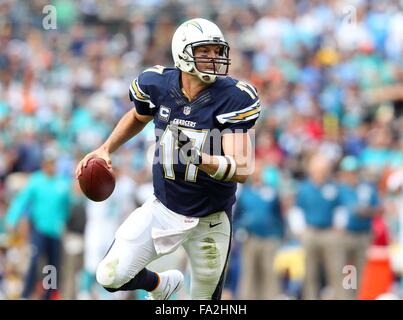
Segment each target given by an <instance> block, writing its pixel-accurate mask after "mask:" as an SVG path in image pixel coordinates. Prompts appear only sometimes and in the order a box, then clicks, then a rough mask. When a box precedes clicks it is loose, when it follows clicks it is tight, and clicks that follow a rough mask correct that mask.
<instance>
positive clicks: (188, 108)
mask: <svg viewBox="0 0 403 320" xmlns="http://www.w3.org/2000/svg"><path fill="white" fill-rule="evenodd" d="M190 111H192V108H191V107H184V108H183V114H184V115H186V116H188V115H189V114H190Z"/></svg>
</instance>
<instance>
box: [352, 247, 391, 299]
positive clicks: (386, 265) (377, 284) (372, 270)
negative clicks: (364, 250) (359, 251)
mask: <svg viewBox="0 0 403 320" xmlns="http://www.w3.org/2000/svg"><path fill="white" fill-rule="evenodd" d="M392 284H393V271H392V267H391V263H390V259H389V253H388V249H387V247H386V246H372V247H370V248H369V250H368V256H367V262H366V265H365V266H364V270H363V274H362V278H361V285H360V288H359V292H358V299H360V300H375V299H377V297H379V296H380V295H381V294H384V293H387V292H390V289H391V286H392Z"/></svg>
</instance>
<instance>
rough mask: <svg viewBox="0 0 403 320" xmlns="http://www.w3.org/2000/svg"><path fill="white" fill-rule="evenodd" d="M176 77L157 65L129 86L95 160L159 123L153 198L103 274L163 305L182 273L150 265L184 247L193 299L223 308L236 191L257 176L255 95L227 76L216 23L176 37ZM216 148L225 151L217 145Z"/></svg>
mask: <svg viewBox="0 0 403 320" xmlns="http://www.w3.org/2000/svg"><path fill="white" fill-rule="evenodd" d="M172 55H173V60H174V62H175V68H165V67H163V66H154V67H152V68H149V69H147V70H145V71H144V72H143V73H141V74H140V75H139V76H138V77H137V78H136V79H134V80H133V81H132V83H131V84H130V90H129V95H130V99H131V101H133V103H134V108H133V109H132V110H130V111H129V112H127V113H126V114H125V115H124V116H123V117H122V119H121V120H120V121H119V123H118V124H117V126H116V127H115V129H114V130H113V132H112V133H111V135H110V136H109V138H108V139H107V140H106V141H105V143H104V144H103V145H102V146H101V147H99V148H98V149H96V150H95V151H93V152H91V153H89V154H88V155H86V156H85V157H84V158H83V159H82V160H81V161H80V162H79V164H78V166H77V170H76V176H77V177H78V176H79V175H80V174H81V170H82V168H83V167H85V166H86V164H87V162H88V160H89V159H90V158H92V157H95V156H96V157H101V158H103V159H105V161H107V163H108V165H109V166H111V165H112V163H111V158H110V154H111V153H112V152H114V151H115V150H116V149H117V148H118V147H119V146H121V145H122V144H124V143H125V142H126V141H128V140H129V139H130V138H132V137H133V136H135V135H136V134H138V133H139V132H140V131H141V130H142V129H143V128H144V127H145V126H146V124H147V123H148V122H150V121H153V122H154V124H155V133H156V150H155V156H154V163H153V169H152V171H153V184H154V195H153V197H152V198H150V199H149V200H148V201H146V203H145V204H144V205H143V206H141V207H140V208H138V209H136V210H135V211H134V212H133V213H132V214H131V215H130V216H129V217H128V218H127V220H126V221H125V222H124V223H123V224H122V225H121V226H120V227H119V229H118V230H117V232H116V234H115V240H114V242H113V244H112V246H111V248H110V250H109V251H108V253H107V254H106V256H105V258H104V259H103V260H102V262H101V263H100V264H99V266H98V268H97V274H96V276H97V281H98V282H99V283H100V284H101V285H102V286H103V287H105V288H106V289H107V290H108V291H112V292H113V291H117V290H135V289H144V290H147V291H149V292H150V297H151V298H152V299H160V300H165V299H168V298H169V297H170V296H171V295H172V294H173V293H175V292H177V291H178V290H179V289H180V288H181V286H182V285H183V275H182V273H181V272H179V271H177V270H168V271H165V272H162V273H158V274H157V273H155V272H152V271H150V270H148V269H146V266H147V265H148V264H149V263H150V262H151V261H153V260H155V259H157V258H158V257H160V256H161V255H164V254H168V253H171V252H173V251H174V250H176V249H177V248H178V247H179V246H181V245H182V246H183V247H184V249H185V251H186V253H187V255H188V257H189V260H190V265H191V298H192V299H220V297H221V291H222V285H223V281H224V273H225V269H226V268H225V267H226V264H227V260H228V253H229V250H230V239H231V208H232V205H233V204H234V202H235V191H236V188H237V182H240V183H243V182H245V180H246V179H247V177H248V175H249V174H250V173H251V172H252V170H253V154H254V152H253V150H252V143H251V138H250V136H251V135H250V130H249V129H251V128H252V127H253V126H254V125H255V122H256V120H257V118H258V117H259V114H260V102H259V98H258V95H257V92H256V90H255V88H254V87H252V86H251V85H249V84H247V83H245V82H243V81H238V80H235V79H232V78H231V77H229V76H228V70H229V65H230V59H229V46H228V43H227V42H226V41H225V39H224V36H223V34H222V32H221V30H220V29H219V28H218V27H217V25H215V24H214V23H212V22H210V21H208V20H205V19H201V18H197V19H192V20H189V21H186V22H184V23H183V24H182V25H180V26H179V27H178V29H177V30H176V32H175V33H174V35H173V38H172ZM217 142H218V145H217Z"/></svg>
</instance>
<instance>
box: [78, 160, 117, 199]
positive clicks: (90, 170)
mask: <svg viewBox="0 0 403 320" xmlns="http://www.w3.org/2000/svg"><path fill="white" fill-rule="evenodd" d="M78 182H79V184H80V188H81V190H82V191H83V193H84V194H85V195H86V196H87V198H88V199H90V200H92V201H96V202H100V201H104V200H106V199H108V198H109V196H110V195H111V194H112V192H113V190H114V189H115V175H114V173H113V171H112V170H110V169H109V168H108V165H107V164H106V162H105V160H104V159H101V158H92V159H90V160H89V161H88V163H87V166H86V167H83V168H82V170H81V175H80V176H79V177H78Z"/></svg>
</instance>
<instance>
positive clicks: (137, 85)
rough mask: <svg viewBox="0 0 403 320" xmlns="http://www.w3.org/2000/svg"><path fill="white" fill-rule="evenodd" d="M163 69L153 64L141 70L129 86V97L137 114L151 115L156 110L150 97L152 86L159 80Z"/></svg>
mask: <svg viewBox="0 0 403 320" xmlns="http://www.w3.org/2000/svg"><path fill="white" fill-rule="evenodd" d="M163 71H164V67H162V66H154V67H151V68H148V69H147V70H145V71H144V72H142V73H141V74H140V75H139V76H138V77H137V78H136V79H134V80H133V81H132V82H131V84H130V86H129V97H130V100H131V101H132V102H133V103H134V106H135V108H136V111H137V112H138V114H141V115H144V116H152V115H154V114H155V112H156V111H157V108H156V105H155V102H154V101H153V98H152V91H153V86H155V83H157V82H158V81H160V80H161V79H159V78H161V75H162V73H163Z"/></svg>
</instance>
